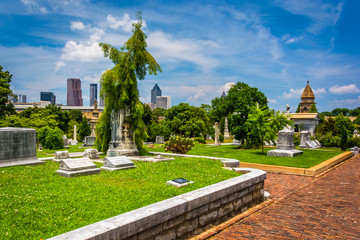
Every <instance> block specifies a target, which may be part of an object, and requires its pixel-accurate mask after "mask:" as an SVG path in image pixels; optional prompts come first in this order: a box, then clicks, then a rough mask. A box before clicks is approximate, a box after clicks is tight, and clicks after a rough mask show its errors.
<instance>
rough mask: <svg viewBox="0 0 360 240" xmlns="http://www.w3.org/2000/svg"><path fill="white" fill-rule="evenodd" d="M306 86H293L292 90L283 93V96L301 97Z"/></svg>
mask: <svg viewBox="0 0 360 240" xmlns="http://www.w3.org/2000/svg"><path fill="white" fill-rule="evenodd" d="M304 89H305V88H300V89H293V88H291V89H290V91H289V92H288V93H287V92H284V94H283V95H282V98H286V99H288V98H300V97H301V94H302V93H303V92H304Z"/></svg>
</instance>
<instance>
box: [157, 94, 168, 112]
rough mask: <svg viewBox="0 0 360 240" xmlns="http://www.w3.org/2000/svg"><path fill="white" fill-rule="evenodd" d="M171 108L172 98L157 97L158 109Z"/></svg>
mask: <svg viewBox="0 0 360 240" xmlns="http://www.w3.org/2000/svg"><path fill="white" fill-rule="evenodd" d="M170 107H171V98H170V96H163V97H161V96H157V97H156V108H163V109H165V110H167V109H169V108H170Z"/></svg>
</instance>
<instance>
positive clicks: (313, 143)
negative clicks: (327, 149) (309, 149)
mask: <svg viewBox="0 0 360 240" xmlns="http://www.w3.org/2000/svg"><path fill="white" fill-rule="evenodd" d="M311 144H312V145H313V146H314V147H315V148H319V147H320V146H319V145H318V144H317V143H316V142H315V141H311Z"/></svg>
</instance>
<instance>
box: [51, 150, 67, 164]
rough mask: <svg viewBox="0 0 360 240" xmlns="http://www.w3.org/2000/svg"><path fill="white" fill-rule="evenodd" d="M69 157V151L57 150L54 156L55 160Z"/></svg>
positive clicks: (58, 160)
mask: <svg viewBox="0 0 360 240" xmlns="http://www.w3.org/2000/svg"><path fill="white" fill-rule="evenodd" d="M67 158H70V155H69V152H68V151H56V152H55V158H54V161H55V162H60V161H61V159H67Z"/></svg>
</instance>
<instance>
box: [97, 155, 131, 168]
mask: <svg viewBox="0 0 360 240" xmlns="http://www.w3.org/2000/svg"><path fill="white" fill-rule="evenodd" d="M135 167H136V166H135V164H134V163H133V162H132V161H131V160H130V158H129V157H126V156H117V157H106V158H104V165H103V166H102V167H101V170H106V171H117V170H124V169H129V168H135Z"/></svg>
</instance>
